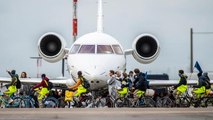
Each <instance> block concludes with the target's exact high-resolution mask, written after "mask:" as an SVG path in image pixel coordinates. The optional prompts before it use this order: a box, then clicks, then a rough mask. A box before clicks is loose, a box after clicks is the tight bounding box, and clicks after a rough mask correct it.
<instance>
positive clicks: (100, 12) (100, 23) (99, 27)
mask: <svg viewBox="0 0 213 120" xmlns="http://www.w3.org/2000/svg"><path fill="white" fill-rule="evenodd" d="M103 17H104V16H103V2H102V0H98V14H97V32H103V29H104V28H103Z"/></svg>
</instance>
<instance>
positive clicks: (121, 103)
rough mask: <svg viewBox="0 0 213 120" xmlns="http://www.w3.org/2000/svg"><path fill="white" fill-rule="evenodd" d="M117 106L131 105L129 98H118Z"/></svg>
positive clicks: (115, 103) (115, 104)
mask: <svg viewBox="0 0 213 120" xmlns="http://www.w3.org/2000/svg"><path fill="white" fill-rule="evenodd" d="M114 106H115V107H118V108H120V107H130V101H129V100H128V99H127V98H117V99H116V100H115V102H114Z"/></svg>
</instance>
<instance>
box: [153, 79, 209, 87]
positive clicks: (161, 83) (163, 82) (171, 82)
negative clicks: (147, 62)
mask: <svg viewBox="0 0 213 120" xmlns="http://www.w3.org/2000/svg"><path fill="white" fill-rule="evenodd" d="M178 83H179V80H149V85H150V86H153V87H167V86H173V85H177V84H178ZM197 83H198V80H187V84H188V85H197ZM210 83H211V84H213V80H211V81H210Z"/></svg>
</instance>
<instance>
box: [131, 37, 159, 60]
mask: <svg viewBox="0 0 213 120" xmlns="http://www.w3.org/2000/svg"><path fill="white" fill-rule="evenodd" d="M132 48H133V50H134V51H133V53H132V54H133V57H134V58H135V59H136V60H137V61H138V62H140V63H143V64H148V63H151V62H153V61H154V60H155V59H156V58H157V57H158V55H159V52H160V46H159V42H158V40H157V38H156V37H155V36H153V35H151V34H141V35H139V36H137V37H136V38H135V40H134V42H133V44H132Z"/></svg>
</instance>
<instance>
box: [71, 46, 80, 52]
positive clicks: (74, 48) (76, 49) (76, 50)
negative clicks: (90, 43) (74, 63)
mask: <svg viewBox="0 0 213 120" xmlns="http://www.w3.org/2000/svg"><path fill="white" fill-rule="evenodd" d="M79 47H80V45H74V46H73V47H72V49H71V51H70V54H75V53H77V52H78V49H79Z"/></svg>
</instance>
